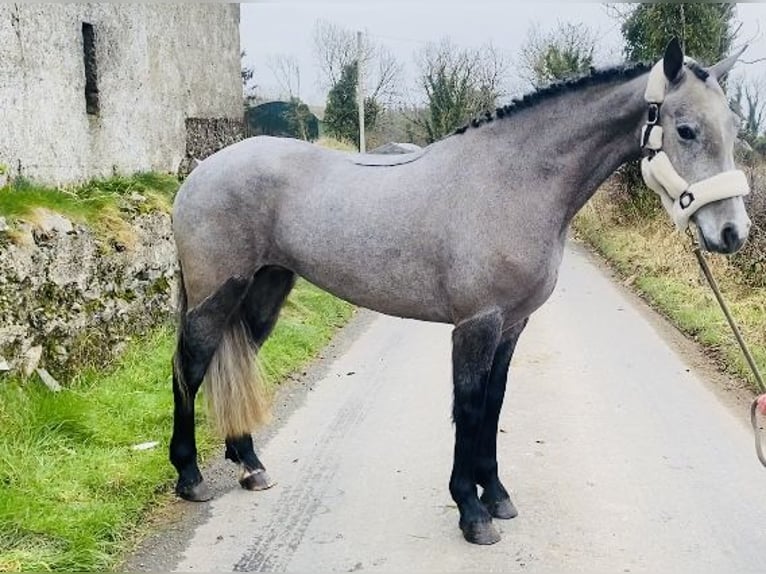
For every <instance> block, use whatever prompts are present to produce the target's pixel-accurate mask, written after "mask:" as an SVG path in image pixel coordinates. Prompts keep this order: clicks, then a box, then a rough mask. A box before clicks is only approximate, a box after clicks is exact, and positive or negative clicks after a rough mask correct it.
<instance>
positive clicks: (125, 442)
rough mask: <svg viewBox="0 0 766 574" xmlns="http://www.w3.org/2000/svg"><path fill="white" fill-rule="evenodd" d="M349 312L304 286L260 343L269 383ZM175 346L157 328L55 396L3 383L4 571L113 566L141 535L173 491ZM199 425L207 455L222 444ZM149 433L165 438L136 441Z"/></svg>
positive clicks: (305, 356)
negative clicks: (146, 519)
mask: <svg viewBox="0 0 766 574" xmlns="http://www.w3.org/2000/svg"><path fill="white" fill-rule="evenodd" d="M351 314H352V307H351V305H349V304H347V303H345V302H343V301H340V300H338V299H336V298H334V297H332V296H330V295H328V294H327V293H324V292H322V291H321V290H319V289H317V288H316V287H313V286H311V285H309V284H307V283H305V282H300V283H299V284H298V285H297V287H296V289H295V290H294V292H293V294H292V295H291V296H290V299H289V300H288V303H287V305H286V306H285V309H284V311H283V314H282V318H281V320H280V321H279V323H278V324H277V327H276V329H275V331H274V334H273V335H272V337H271V338H270V339H269V340H268V341H267V343H266V344H265V345H264V348H263V349H262V351H261V358H262V361H263V363H264V367H265V370H266V372H267V374H269V375H270V377H269V379H270V380H271V381H272V382H273V383H278V382H279V381H280V379H282V378H283V377H284V376H285V375H287V374H288V373H290V372H292V371H295V370H296V369H298V368H299V367H301V366H302V365H304V364H305V363H306V362H307V361H309V360H310V359H311V358H312V357H314V356H316V354H317V353H318V352H319V351H320V350H321V349H322V348H323V347H324V346H325V345H326V344H327V343H328V341H329V340H330V338H331V336H332V334H333V333H334V332H335V330H336V329H337V328H338V327H340V326H342V325H343V324H344V323H345V322H346V321H347V320H348V319H349V318H350V317H351ZM174 342H175V340H174V334H173V332H172V329H170V328H169V327H163V328H159V329H157V330H156V331H155V332H153V333H151V334H149V335H147V336H146V337H143V338H141V339H140V340H135V341H134V342H133V344H132V345H131V346H130V348H129V349H128V351H127V352H126V353H125V354H124V355H123V356H122V358H121V359H120V360H119V361H117V362H116V363H115V364H114V365H113V366H112V367H111V368H110V369H109V370H108V371H107V372H103V371H102V372H97V371H87V372H83V373H81V374H80V375H79V376H77V377H76V378H75V379H74V380H73V381H72V382H71V384H70V385H69V386H68V388H67V389H66V390H64V391H62V392H60V393H57V394H53V393H51V392H50V391H48V389H47V388H46V387H44V386H43V385H42V384H39V383H33V382H27V383H21V382H20V381H1V382H2V384H0V571H21V570H35V571H40V570H78V571H83V570H90V571H93V570H104V569H108V568H110V567H113V566H114V565H115V564H116V563H117V561H118V559H119V556H120V553H121V552H122V551H124V550H125V549H126V548H127V547H128V546H129V545H130V543H131V542H132V541H134V540H135V539H136V537H137V536H139V535H140V532H141V530H140V526H138V525H139V524H140V522H141V517H142V516H143V515H145V514H146V512H147V511H148V509H149V508H151V507H154V506H156V505H157V504H160V503H161V502H162V501H163V500H168V499H169V496H170V492H171V486H172V481H173V479H174V470H173V468H172V467H171V466H170V464H169V463H168V462H167V446H168V441H169V434H170V429H171V426H172V419H171V417H172V393H171V386H170V357H171V355H172V352H173V346H174ZM198 428H199V431H200V432H198V441H199V448H200V452H201V454H202V456H203V457H204V456H206V455H208V454H210V453H211V452H212V450H213V449H214V447H216V445H218V444H219V442H220V441H218V440H216V439H214V438H213V437H212V436H211V434H210V433H209V432H208V431H207V429H206V427H205V425H199V426H198ZM149 441H157V442H158V443H159V444H158V446H156V447H155V448H153V449H149V450H142V451H136V450H133V448H132V447H133V446H134V445H137V444H140V443H144V442H149ZM216 450H218V448H217V447H216ZM221 452H222V451H221Z"/></svg>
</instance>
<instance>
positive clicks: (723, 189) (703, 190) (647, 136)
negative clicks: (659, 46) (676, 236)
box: [641, 58, 750, 230]
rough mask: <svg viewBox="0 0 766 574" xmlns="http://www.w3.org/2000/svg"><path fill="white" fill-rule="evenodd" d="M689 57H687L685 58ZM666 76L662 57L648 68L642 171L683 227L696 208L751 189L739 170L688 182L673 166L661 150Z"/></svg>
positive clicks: (678, 225)
mask: <svg viewBox="0 0 766 574" xmlns="http://www.w3.org/2000/svg"><path fill="white" fill-rule="evenodd" d="M689 61H691V59H690V58H687V62H689ZM666 90H667V80H666V79H665V71H664V69H663V64H662V60H660V61H659V62H658V63H657V64H655V65H654V67H653V68H652V71H651V72H649V82H648V84H647V86H646V91H645V92H644V99H645V100H646V101H647V102H648V104H649V111H648V114H647V121H646V124H645V125H644V127H643V128H642V130H641V151H643V153H644V159H643V160H641V175H642V176H643V178H644V182H645V183H646V185H647V187H649V188H650V189H651V190H652V191H654V192H656V193H657V195H659V196H660V199H661V200H662V205H663V206H664V207H665V211H667V212H668V214H669V215H670V217H671V218H672V219H673V221H674V222H675V224H676V227H678V229H681V230H683V229H686V227H688V225H689V218H690V217H691V216H692V215H694V214H695V213H696V212H697V210H698V209H699V208H700V207H702V206H704V205H707V204H708V203H712V202H714V201H719V200H721V199H729V198H731V197H739V196H743V195H747V194H748V193H750V186H749V185H748V183H747V177H746V176H745V174H744V173H743V172H742V171H740V170H738V169H735V170H730V171H724V172H721V173H719V174H716V175H714V176H712V177H709V178H707V179H703V180H701V181H698V182H696V183H692V184H691V185H689V184H688V183H687V182H686V180H685V179H684V178H682V177H681V176H680V175H678V172H677V171H676V170H675V169H674V168H673V165H672V164H671V163H670V159H669V158H668V156H667V154H666V153H665V152H664V151H662V126H661V125H660V110H661V108H662V102H663V101H664V100H665V92H666Z"/></svg>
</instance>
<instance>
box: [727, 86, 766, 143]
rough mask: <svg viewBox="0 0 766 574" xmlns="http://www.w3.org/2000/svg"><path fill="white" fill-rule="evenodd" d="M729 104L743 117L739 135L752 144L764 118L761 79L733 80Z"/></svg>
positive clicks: (765, 102) (764, 105)
mask: <svg viewBox="0 0 766 574" xmlns="http://www.w3.org/2000/svg"><path fill="white" fill-rule="evenodd" d="M730 92H731V104H732V107H733V108H734V109H735V110H737V112H738V113H739V114H740V116H741V117H742V119H743V125H742V130H741V133H740V137H742V138H743V139H744V140H745V141H747V142H748V143H749V144H750V145H753V144H754V143H755V141H756V139H757V138H758V136H759V135H760V134H761V131H762V130H763V127H764V119H766V101H764V99H763V97H762V94H763V81H762V80H761V81H756V80H750V81H748V82H745V80H744V79H742V78H740V79H739V80H738V81H736V82H734V84H733V86H732V88H731V90H730Z"/></svg>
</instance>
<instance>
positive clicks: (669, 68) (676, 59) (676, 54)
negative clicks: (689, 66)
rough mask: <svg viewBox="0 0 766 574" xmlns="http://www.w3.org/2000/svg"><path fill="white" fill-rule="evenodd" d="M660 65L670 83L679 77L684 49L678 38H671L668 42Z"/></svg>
mask: <svg viewBox="0 0 766 574" xmlns="http://www.w3.org/2000/svg"><path fill="white" fill-rule="evenodd" d="M662 67H663V68H664V70H665V77H666V78H667V79H668V82H670V83H671V84H672V83H673V82H677V81H678V80H680V79H681V74H682V73H683V69H684V51H683V49H682V48H681V43H680V42H679V41H678V38H673V39H672V40H671V41H670V42H668V45H667V47H666V48H665V55H664V56H663V58H662Z"/></svg>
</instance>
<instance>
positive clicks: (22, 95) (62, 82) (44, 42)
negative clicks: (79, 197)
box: [0, 3, 243, 184]
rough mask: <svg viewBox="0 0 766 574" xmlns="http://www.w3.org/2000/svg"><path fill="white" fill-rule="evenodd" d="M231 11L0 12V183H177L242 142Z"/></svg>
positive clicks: (80, 7) (24, 7) (212, 7)
mask: <svg viewBox="0 0 766 574" xmlns="http://www.w3.org/2000/svg"><path fill="white" fill-rule="evenodd" d="M239 56H240V45H239V6H238V5H236V4H196V3H190V4H158V3H151V4H148V3H147V4H127V3H87V4H35V3H28V4H6V3H3V4H0V171H2V169H1V168H5V170H6V171H7V172H8V173H9V175H10V176H11V177H14V176H16V175H21V176H24V177H28V178H31V179H34V180H37V181H41V182H46V183H52V184H58V183H63V182H71V181H78V180H84V179H88V178H91V177H96V176H109V175H112V174H113V173H123V174H130V173H134V172H137V171H146V170H154V171H163V172H176V171H178V170H179V168H180V169H181V170H183V169H184V166H183V164H184V162H185V158H186V159H187V161H188V157H190V156H194V157H200V156H204V155H207V154H208V153H210V151H214V150H215V149H218V148H219V147H222V146H223V145H225V144H228V143H231V142H233V141H236V140H237V139H240V138H241V137H242V133H243V121H242V116H243V109H242V84H241V78H240V57H239Z"/></svg>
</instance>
